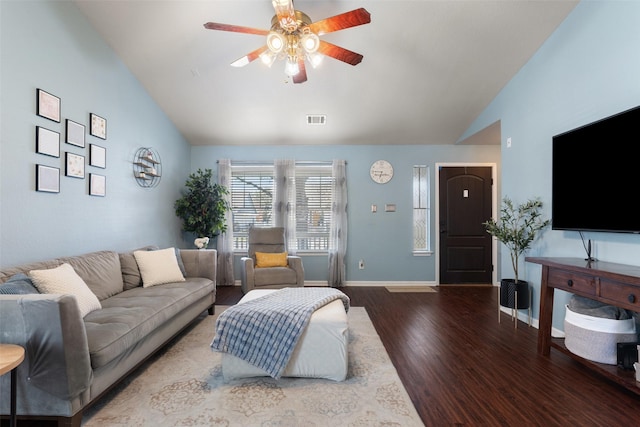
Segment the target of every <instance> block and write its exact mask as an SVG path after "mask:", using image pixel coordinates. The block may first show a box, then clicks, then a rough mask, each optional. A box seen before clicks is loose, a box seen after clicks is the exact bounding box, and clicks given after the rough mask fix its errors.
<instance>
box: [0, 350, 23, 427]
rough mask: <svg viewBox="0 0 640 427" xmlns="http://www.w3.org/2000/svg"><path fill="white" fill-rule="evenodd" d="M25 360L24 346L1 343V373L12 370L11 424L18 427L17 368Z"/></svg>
mask: <svg viewBox="0 0 640 427" xmlns="http://www.w3.org/2000/svg"><path fill="white" fill-rule="evenodd" d="M23 360H24V348H22V347H20V346H19V345H15V344H0V375H4V374H6V373H7V372H9V371H11V412H10V416H11V421H10V426H11V427H16V422H17V416H16V392H17V390H16V385H17V384H16V368H17V367H18V366H19V365H20V364H21V363H22V361H23Z"/></svg>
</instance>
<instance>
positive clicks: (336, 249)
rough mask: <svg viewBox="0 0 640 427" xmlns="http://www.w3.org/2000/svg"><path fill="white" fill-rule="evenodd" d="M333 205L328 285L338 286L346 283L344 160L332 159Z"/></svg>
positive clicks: (345, 187)
mask: <svg viewBox="0 0 640 427" xmlns="http://www.w3.org/2000/svg"><path fill="white" fill-rule="evenodd" d="M332 174H333V205H332V208H331V215H332V218H331V230H330V231H329V286H331V287H334V288H339V287H341V286H344V285H345V284H346V281H347V279H346V271H345V264H344V257H345V255H346V253H347V173H346V162H345V161H344V160H334V161H333V165H332Z"/></svg>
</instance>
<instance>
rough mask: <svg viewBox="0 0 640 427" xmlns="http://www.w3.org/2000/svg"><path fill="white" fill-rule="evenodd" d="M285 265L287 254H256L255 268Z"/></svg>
mask: <svg viewBox="0 0 640 427" xmlns="http://www.w3.org/2000/svg"><path fill="white" fill-rule="evenodd" d="M287 265H288V263H287V252H281V253H269V252H256V268H265V267H286V266H287Z"/></svg>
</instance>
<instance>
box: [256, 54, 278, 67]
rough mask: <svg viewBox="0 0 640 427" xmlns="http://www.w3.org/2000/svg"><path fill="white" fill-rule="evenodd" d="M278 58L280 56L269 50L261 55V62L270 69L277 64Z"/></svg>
mask: <svg viewBox="0 0 640 427" xmlns="http://www.w3.org/2000/svg"><path fill="white" fill-rule="evenodd" d="M277 57H278V56H277V55H276V54H275V53H273V52H271V51H269V50H266V51H264V52H262V53H261V54H260V60H261V61H262V63H263V64H264V65H266V66H267V67H269V68H271V66H272V65H273V63H274V62H276V58H277Z"/></svg>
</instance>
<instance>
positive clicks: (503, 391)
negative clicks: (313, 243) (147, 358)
mask: <svg viewBox="0 0 640 427" xmlns="http://www.w3.org/2000/svg"><path fill="white" fill-rule="evenodd" d="M342 290H343V291H344V292H345V293H346V294H347V295H349V297H350V298H351V305H352V306H361V307H362V306H363V307H365V308H366V309H367V312H368V313H369V317H370V318H371V320H372V321H373V324H374V325H375V328H376V330H377V332H378V334H379V335H380V338H381V339H382V342H383V343H384V346H385V347H386V349H387V352H388V353H389V356H390V357H391V360H392V362H393V364H394V366H395V368H396V370H397V371H398V374H399V376H400V378H401V379H402V382H403V383H404V385H405V388H406V389H407V392H408V393H409V395H410V396H411V399H412V400H413V403H414V405H415V407H416V409H417V410H418V413H419V414H420V416H421V417H422V420H423V421H424V424H425V425H426V426H428V427H431V426H435V427H440V426H443V427H444V426H518V427H520V426H544V427H548V426H563V427H564V426H579V427H588V426H625V427H626V426H640V395H636V394H634V393H632V392H630V391H628V390H626V389H624V388H622V387H620V386H618V385H616V384H614V383H612V382H609V381H608V380H606V379H604V378H603V377H601V376H599V375H597V374H595V373H593V372H591V371H590V370H588V369H587V368H585V367H583V366H582V365H580V364H579V363H577V362H575V361H573V360H572V359H571V358H570V357H568V356H567V355H564V354H561V353H559V352H557V351H556V350H554V349H552V350H551V356H550V357H542V356H539V355H538V354H537V351H536V339H537V329H535V328H532V327H528V326H527V325H526V323H523V322H520V323H519V324H518V329H517V330H516V329H514V327H513V323H512V322H511V319H510V317H509V316H508V315H506V314H504V313H503V314H502V322H501V323H498V319H497V307H496V304H497V302H496V297H497V295H496V290H495V288H491V287H477V286H467V287H465V286H449V285H448V286H441V287H439V288H438V292H437V293H390V292H388V291H387V290H386V289H385V288H384V287H346V288H342ZM241 297H242V292H241V291H240V287H221V288H218V294H217V298H216V305H232V304H235V303H236V302H237V301H238V300H239V299H240V298H241ZM3 398H4V396H3ZM1 425H2V427H4V426H6V425H8V420H6V419H5V420H3V421H2V423H1ZM18 425H19V426H23V427H32V426H38V427H44V426H45V425H47V426H48V425H54V424H53V423H51V424H45V423H42V422H33V421H27V420H22V421H19V422H18ZM335 427H341V426H335Z"/></svg>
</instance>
